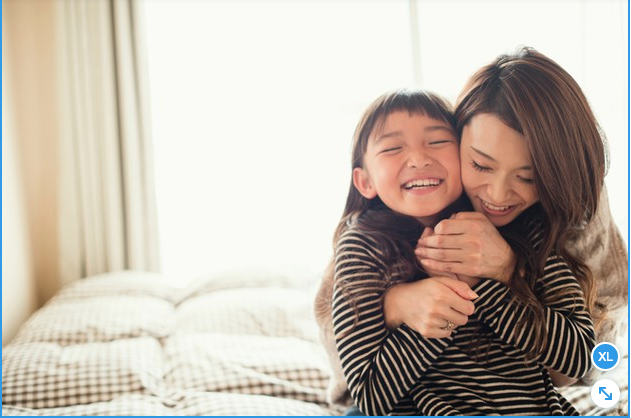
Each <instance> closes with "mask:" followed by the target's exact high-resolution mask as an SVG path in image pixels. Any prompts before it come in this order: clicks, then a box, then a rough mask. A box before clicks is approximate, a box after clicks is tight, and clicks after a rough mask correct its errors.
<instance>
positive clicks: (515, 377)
mask: <svg viewBox="0 0 631 418" xmlns="http://www.w3.org/2000/svg"><path fill="white" fill-rule="evenodd" d="M534 231H535V232H533V234H532V237H531V239H532V240H534V241H537V240H538V239H539V237H538V235H539V234H537V233H536V228H535V230H534ZM380 260H381V254H380V252H379V250H378V248H377V246H376V245H375V243H374V242H372V241H371V240H369V239H367V238H366V237H364V236H363V235H362V234H361V233H360V232H358V231H356V230H354V229H353V227H351V228H349V230H347V231H346V232H345V233H344V234H343V235H342V237H341V238H340V241H339V243H338V247H337V251H336V269H335V272H336V273H335V287H334V294H333V324H334V330H335V335H336V344H337V347H338V353H339V356H340V359H341V362H342V367H343V370H344V375H345V376H346V380H347V383H348V387H349V389H350V391H351V394H352V396H353V399H354V400H355V402H356V403H357V405H358V406H359V408H360V409H361V410H362V412H364V413H366V414H368V415H388V414H402V415H411V414H417V415H418V414H422V415H491V414H502V415H507V414H517V415H550V414H552V415H577V414H578V412H577V411H576V410H575V409H574V408H573V407H572V405H571V404H570V403H569V402H568V401H567V400H566V399H565V398H563V396H561V395H560V394H559V393H558V392H557V391H556V389H555V388H554V386H553V384H552V381H551V379H550V377H549V375H548V373H547V371H546V368H545V367H546V366H547V367H551V368H553V369H555V370H558V371H560V372H561V373H563V374H566V375H568V376H572V377H581V376H582V375H583V374H585V373H586V372H587V371H588V370H589V368H590V359H589V357H590V353H591V349H592V348H593V346H594V330H593V324H592V320H591V317H590V315H589V314H588V312H587V311H586V308H585V302H584V297H583V294H582V291H581V288H580V286H579V284H578V282H577V280H576V279H575V278H574V277H573V275H572V273H571V271H570V270H569V269H568V267H567V265H566V263H565V262H564V261H563V260H562V259H560V258H559V257H550V259H549V260H548V263H547V266H546V269H545V274H544V277H542V278H541V279H540V285H541V286H543V287H542V288H543V289H545V292H550V294H554V293H556V292H559V291H560V290H563V292H564V294H565V295H567V296H564V297H563V298H562V299H561V300H558V301H556V302H555V303H554V304H553V305H551V306H548V307H547V309H546V327H547V330H548V350H547V351H546V353H545V355H543V356H541V358H540V359H538V360H539V361H528V360H526V356H525V354H524V353H527V352H530V351H531V349H532V341H533V338H535V337H534V335H533V332H532V330H531V329H530V328H527V329H520V328H519V327H518V326H517V323H518V321H519V318H520V317H521V316H522V315H523V314H524V308H523V307H522V306H520V305H519V304H518V303H517V302H515V301H514V300H513V298H512V297H511V292H510V290H509V289H508V288H507V287H506V286H504V285H503V284H501V283H499V282H497V281H493V280H482V281H481V282H480V283H479V284H478V285H476V286H475V288H474V290H475V291H476V293H477V294H478V295H479V297H478V299H477V300H476V301H475V304H476V312H475V314H474V315H472V316H471V317H470V318H469V322H468V323H467V324H466V325H465V326H462V327H459V328H458V329H456V331H454V332H453V333H452V335H451V336H450V337H448V338H442V339H428V338H424V337H422V336H421V335H420V334H419V333H417V332H416V331H414V330H412V329H411V328H409V327H407V326H406V325H405V324H404V325H402V326H400V327H399V328H398V329H396V330H394V331H392V332H389V331H388V330H387V328H386V326H385V321H384V318H383V313H382V306H381V297H382V294H383V291H384V290H383V284H382V283H383V275H382V274H383V273H382V272H383V268H382V263H381V261H380ZM351 299H354V300H355V302H354V303H352V302H351ZM472 342H477V347H478V348H479V351H474V350H472V349H471V348H472ZM474 345H475V344H474ZM476 353H478V355H477V356H476Z"/></svg>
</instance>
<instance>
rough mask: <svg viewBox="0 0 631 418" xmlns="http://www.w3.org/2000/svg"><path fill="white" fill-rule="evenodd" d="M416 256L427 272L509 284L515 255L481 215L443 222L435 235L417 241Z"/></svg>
mask: <svg viewBox="0 0 631 418" xmlns="http://www.w3.org/2000/svg"><path fill="white" fill-rule="evenodd" d="M415 253H416V256H417V257H418V259H419V261H420V262H421V265H422V266H423V268H424V269H425V270H427V271H445V272H449V273H454V274H457V275H458V276H459V277H461V278H464V276H470V277H485V278H489V279H494V280H497V281H500V282H502V283H504V284H507V283H508V281H509V280H510V278H511V277H512V275H513V270H514V269H515V263H516V259H515V254H514V253H513V250H512V249H511V247H510V246H509V245H508V243H507V242H506V241H504V239H503V238H502V236H501V235H500V234H499V232H498V231H497V229H496V228H495V226H494V225H493V224H492V223H491V222H490V221H489V220H488V219H487V218H486V217H485V216H484V215H483V214H481V213H478V212H460V213H457V214H455V215H453V216H452V217H451V218H450V219H445V220H442V221H440V222H439V223H438V224H437V225H436V226H435V227H434V231H433V234H431V235H430V234H425V233H423V235H422V236H421V238H420V239H419V240H418V244H417V247H416V250H415Z"/></svg>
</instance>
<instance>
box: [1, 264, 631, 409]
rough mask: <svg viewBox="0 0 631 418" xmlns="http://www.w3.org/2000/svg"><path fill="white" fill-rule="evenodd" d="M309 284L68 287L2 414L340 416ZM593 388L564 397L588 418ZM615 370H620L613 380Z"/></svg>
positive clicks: (12, 378) (14, 359)
mask: <svg viewBox="0 0 631 418" xmlns="http://www.w3.org/2000/svg"><path fill="white" fill-rule="evenodd" d="M314 286H315V283H314V282H313V281H309V280H304V279H303V278H299V277H295V276H294V277H291V276H288V275H278V276H275V275H269V274H267V275H260V274H259V275H248V274H241V275H235V274H227V275H225V276H218V277H213V278H212V279H208V280H200V281H197V282H195V283H193V284H191V285H188V286H186V287H182V288H178V287H174V286H171V285H170V284H169V281H168V280H167V278H166V277H165V276H162V275H160V274H155V273H145V272H132V271H125V272H116V273H108V274H103V275H99V276H94V277H90V278H87V279H84V280H81V281H78V282H75V283H73V284H71V285H69V286H67V287H65V288H63V289H62V290H61V291H60V292H59V293H58V294H57V295H56V296H55V297H53V298H52V299H51V300H50V301H49V302H48V303H47V304H46V305H45V306H43V307H42V308H41V309H39V310H38V311H37V312H35V313H34V314H33V315H32V317H31V318H30V319H29V320H28V321H27V322H26V323H25V324H24V325H23V326H22V328H21V329H20V332H19V333H18V335H17V336H16V337H15V338H14V339H13V341H11V343H9V344H8V345H7V346H5V347H4V348H3V350H2V413H3V415H31V416H33V415H156V416H158V415H169V416H173V415H303V416H308V415H317V416H322V415H338V414H340V413H341V412H342V410H340V409H339V408H336V407H332V406H330V405H327V402H326V387H327V384H328V379H329V373H330V369H329V363H328V360H327V358H326V355H325V353H324V350H323V349H322V347H321V346H320V344H319V342H318V331H317V327H316V325H315V321H314V319H313V314H312V301H313V295H314ZM626 361H627V359H626V357H625V358H624V359H623V361H622V362H621V364H620V365H618V367H617V375H616V377H615V379H616V381H617V382H618V384H619V386H620V390H621V396H620V398H621V399H620V402H619V403H618V404H617V405H616V406H615V407H613V408H610V409H606V410H603V409H600V408H598V407H595V405H594V404H593V402H592V401H591V399H590V390H591V387H590V386H575V387H571V388H568V389H565V390H564V393H565V395H566V396H567V397H568V398H569V399H570V400H571V401H572V402H573V403H574V404H575V406H577V408H579V410H581V411H582V412H583V413H584V414H587V415H627V404H628V402H627V396H628V386H627V379H626V370H627V365H626ZM620 370H622V373H621V372H620Z"/></svg>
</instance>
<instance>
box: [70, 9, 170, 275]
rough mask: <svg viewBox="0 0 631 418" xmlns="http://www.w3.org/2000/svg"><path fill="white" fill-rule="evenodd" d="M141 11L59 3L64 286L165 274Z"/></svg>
mask: <svg viewBox="0 0 631 418" xmlns="http://www.w3.org/2000/svg"><path fill="white" fill-rule="evenodd" d="M137 7H138V4H137V3H136V2H134V1H130V0H113V1H112V0H89V1H87V0H66V1H64V2H61V3H60V14H59V21H60V25H59V28H60V32H61V37H60V39H61V44H62V45H61V50H62V51H63V52H62V55H61V59H60V65H61V69H60V77H61V80H60V85H61V86H62V89H61V90H62V95H61V96H62V97H61V103H60V105H61V106H62V109H64V110H65V112H64V117H63V118H62V119H63V124H62V131H63V135H62V143H63V144H62V148H61V160H62V162H63V163H62V173H61V190H60V194H61V219H60V224H61V231H62V233H61V234H62V235H61V237H60V251H61V261H62V264H61V269H62V272H61V275H62V279H63V281H64V282H69V281H72V280H76V279H78V278H81V277H86V276H89V275H93V274H98V273H103V272H107V271H115V270H121V269H134V270H147V271H157V270H158V269H159V262H158V242H157V224H156V222H155V219H156V216H155V199H154V192H153V190H154V186H153V172H152V166H151V158H152V155H151V147H150V140H151V138H150V136H149V132H148V131H147V130H145V129H143V127H144V126H145V125H146V123H147V120H146V119H147V118H148V112H147V111H146V107H145V106H146V97H145V94H146V91H147V90H146V88H145V87H143V86H142V84H144V83H146V82H147V80H146V72H145V71H146V68H144V67H143V68H139V65H138V63H139V62H143V60H142V59H138V58H137V55H139V54H142V53H143V51H144V50H143V47H142V45H136V43H137V39H138V37H137V36H135V35H134V31H135V29H134V22H135V19H137V18H138V17H137V13H138V12H137V11H136V10H137Z"/></svg>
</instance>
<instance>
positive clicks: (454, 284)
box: [434, 277, 478, 312]
mask: <svg viewBox="0 0 631 418" xmlns="http://www.w3.org/2000/svg"><path fill="white" fill-rule="evenodd" d="M434 280H436V281H438V282H439V283H440V284H442V285H443V286H446V287H448V288H449V289H450V290H451V291H453V292H454V293H456V294H457V295H458V296H459V297H461V298H463V299H464V300H465V301H469V300H472V299H476V298H477V297H478V294H477V293H475V292H474V291H473V290H471V288H470V287H469V285H468V284H466V283H465V282H461V281H460V280H458V279H452V278H448V277H436V278H434ZM460 312H462V311H460Z"/></svg>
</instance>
